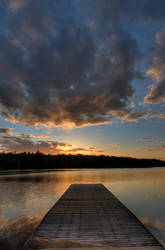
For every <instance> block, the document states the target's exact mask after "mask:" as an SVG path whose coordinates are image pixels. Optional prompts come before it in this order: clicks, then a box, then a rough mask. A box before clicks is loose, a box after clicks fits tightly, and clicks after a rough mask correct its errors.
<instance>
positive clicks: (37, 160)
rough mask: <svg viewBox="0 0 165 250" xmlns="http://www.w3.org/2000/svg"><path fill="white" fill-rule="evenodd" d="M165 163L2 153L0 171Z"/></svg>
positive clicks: (151, 160)
mask: <svg viewBox="0 0 165 250" xmlns="http://www.w3.org/2000/svg"><path fill="white" fill-rule="evenodd" d="M160 166H165V161H161V160H156V159H136V158H130V157H115V156H105V155H100V156H91V155H80V154H78V155H50V154H49V155H45V154H43V153H40V152H39V151H37V152H36V153H26V152H24V153H18V154H16V153H0V169H1V170H3V169H4V170H9V169H11V170H12V169H20V170H21V169H22V170H23V169H56V168H134V167H141V168H143V167H160Z"/></svg>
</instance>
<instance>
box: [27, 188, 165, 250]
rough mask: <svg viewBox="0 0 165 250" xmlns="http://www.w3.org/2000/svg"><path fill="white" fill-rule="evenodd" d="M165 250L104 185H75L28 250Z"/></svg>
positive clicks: (41, 225)
mask: <svg viewBox="0 0 165 250" xmlns="http://www.w3.org/2000/svg"><path fill="white" fill-rule="evenodd" d="M91 248H92V249H97V250H99V249H100V250H101V249H106V250H108V249H109V250H110V249H120V250H125V249H129V250H134V249H136V250H159V249H164V248H163V247H162V246H161V245H160V243H159V242H158V241H157V240H156V238H155V237H154V236H153V235H152V234H151V233H150V232H149V231H148V230H147V229H146V228H145V227H144V225H143V224H142V223H141V222H140V221H139V220H138V219H137V218H136V217H135V215H134V214H132V213H131V212H130V211H129V210H128V209H127V208H126V207H125V206H124V205H123V204H122V203H121V202H120V201H119V200H118V199H117V198H116V197H115V196H114V195H113V194H112V193H111V192H110V191H109V190H108V189H106V188H105V187H104V186H103V185H102V184H72V185H71V186H70V187H69V188H68V189H67V190H66V192H65V193H64V194H63V195H62V197H61V198H60V199H59V200H58V201H57V203H56V204H55V205H54V206H53V208H52V209H51V210H50V211H49V212H48V214H47V215H46V216H45V217H44V219H43V221H42V222H41V224H40V225H39V227H38V228H37V230H36V231H35V233H34V235H33V236H32V238H31V239H30V240H29V241H28V242H27V244H26V245H25V249H27V250H32V249H49V250H51V249H52V250H58V249H59V250H60V249H66V250H67V249H70V250H71V249H73V250H76V249H77V250H78V249H82V250H87V249H91Z"/></svg>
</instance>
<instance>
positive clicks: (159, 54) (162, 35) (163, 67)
mask: <svg viewBox="0 0 165 250" xmlns="http://www.w3.org/2000/svg"><path fill="white" fill-rule="evenodd" d="M154 53H155V55H154V57H153V62H152V64H151V65H150V66H149V68H148V71H147V73H148V75H151V76H152V77H153V79H154V83H153V85H151V86H150V91H149V93H148V94H147V95H146V96H145V99H144V102H145V103H150V104H158V103H161V102H165V56H164V55H165V29H164V30H162V31H160V32H159V33H158V34H157V36H156V45H155V49H154Z"/></svg>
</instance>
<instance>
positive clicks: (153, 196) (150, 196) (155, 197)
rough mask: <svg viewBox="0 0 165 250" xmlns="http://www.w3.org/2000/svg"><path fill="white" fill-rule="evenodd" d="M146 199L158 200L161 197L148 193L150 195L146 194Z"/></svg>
mask: <svg viewBox="0 0 165 250" xmlns="http://www.w3.org/2000/svg"><path fill="white" fill-rule="evenodd" d="M146 197H147V198H149V199H157V198H158V197H159V196H158V194H154V193H153V194H152V193H148V194H146Z"/></svg>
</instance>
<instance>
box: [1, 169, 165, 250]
mask: <svg viewBox="0 0 165 250" xmlns="http://www.w3.org/2000/svg"><path fill="white" fill-rule="evenodd" d="M71 183H103V184H104V185H105V186H106V187H107V188H108V189H109V190H111V191H112V192H113V193H114V194H115V195H116V196H117V197H118V198H119V199H120V200H121V201H122V202H123V203H124V204H125V205H126V206H127V207H128V208H129V209H130V210H131V211H132V212H133V213H134V214H135V215H136V216H137V217H138V218H139V219H141V221H142V222H143V223H144V224H145V225H146V226H147V227H148V228H149V230H150V231H151V232H152V233H153V234H154V235H155V236H156V237H157V238H158V239H159V240H160V241H161V242H162V243H164V244H165V168H151V169H132V170H131V169H116V170H115V169H101V170H100V169H97V170H95V169H86V170H79V169H77V170H62V171H47V172H38V173H28V174H27V173H14V172H13V173H12V174H11V173H10V174H9V173H8V174H5V175H0V190H1V192H0V246H1V248H0V249H1V250H4V249H7V250H11V249H12V250H15V249H17V250H21V249H22V246H23V244H24V242H25V241H26V240H27V239H28V237H29V236H30V235H31V233H32V232H33V231H34V230H35V228H36V227H37V225H38V224H39V223H40V221H41V219H42V218H43V216H44V215H45V214H46V213H47V212H48V210H49V209H50V208H51V207H52V206H53V205H54V203H55V202H56V201H57V199H59V198H60V196H61V195H62V193H63V192H64V191H65V189H67V188H68V186H69V185H70V184H71Z"/></svg>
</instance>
